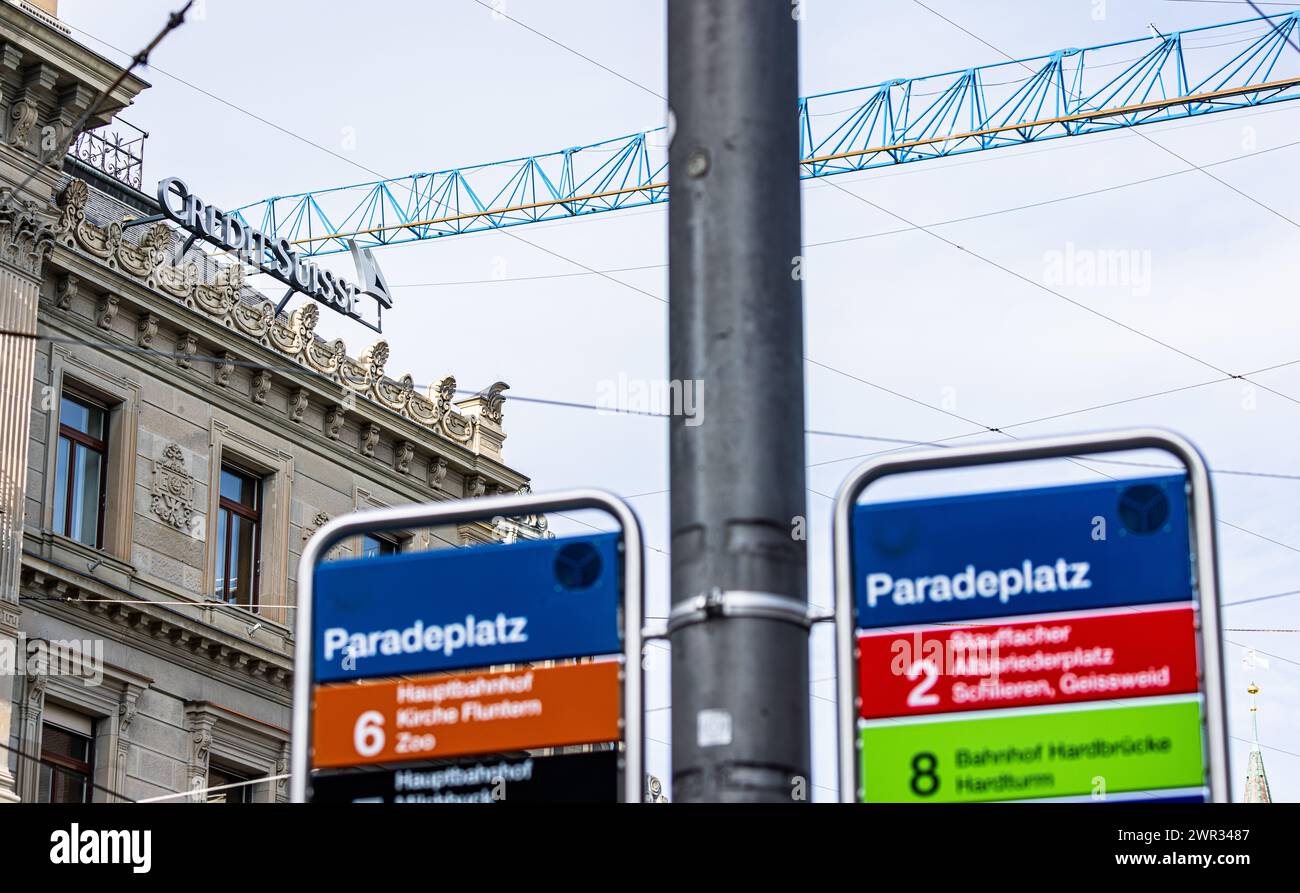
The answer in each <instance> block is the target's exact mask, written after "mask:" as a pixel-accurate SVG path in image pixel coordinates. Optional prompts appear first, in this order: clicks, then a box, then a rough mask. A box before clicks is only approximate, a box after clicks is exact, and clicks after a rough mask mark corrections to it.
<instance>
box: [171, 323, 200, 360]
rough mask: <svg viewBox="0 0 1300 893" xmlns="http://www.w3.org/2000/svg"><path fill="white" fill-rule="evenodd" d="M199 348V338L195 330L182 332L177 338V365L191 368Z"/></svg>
mask: <svg viewBox="0 0 1300 893" xmlns="http://www.w3.org/2000/svg"><path fill="white" fill-rule="evenodd" d="M198 349H199V339H198V338H197V337H195V335H194V333H193V332H181V333H180V335H178V336H177V338H176V365H177V366H180V367H181V368H182V369H188V368H190V365H191V364H192V363H193V362H194V354H195V353H196V352H197V351H198Z"/></svg>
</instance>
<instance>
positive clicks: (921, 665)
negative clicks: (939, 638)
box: [907, 660, 939, 707]
mask: <svg viewBox="0 0 1300 893" xmlns="http://www.w3.org/2000/svg"><path fill="white" fill-rule="evenodd" d="M922 673H924V674H925V678H924V679H922V680H921V682H920V684H919V685H917V686H915V687H914V688H913V689H912V690H911V691H910V692H908V695H907V706H909V707H933V706H935V705H936V704H938V703H939V696H938V695H936V694H932V693H931V692H930V689H932V688H934V684H935V683H936V682H938V681H939V668H938V667H936V666H935V665H934V661H933V660H917V661H912V665H911V666H910V667H908V668H907V678H908V679H909V680H910V681H915V680H916V679H917V678H918V677H919V676H920V675H921V674H922Z"/></svg>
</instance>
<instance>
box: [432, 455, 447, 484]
mask: <svg viewBox="0 0 1300 893" xmlns="http://www.w3.org/2000/svg"><path fill="white" fill-rule="evenodd" d="M445 480H447V460H446V459H444V458H442V457H441V456H439V457H438V458H436V459H431V460H430V461H429V486H430V487H432V488H433V489H435V490H441V489H442V483H443V481H445Z"/></svg>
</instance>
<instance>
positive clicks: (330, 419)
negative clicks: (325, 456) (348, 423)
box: [321, 406, 344, 440]
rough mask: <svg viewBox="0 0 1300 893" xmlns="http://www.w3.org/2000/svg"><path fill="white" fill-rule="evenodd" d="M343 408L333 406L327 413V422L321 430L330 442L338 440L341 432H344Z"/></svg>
mask: <svg viewBox="0 0 1300 893" xmlns="http://www.w3.org/2000/svg"><path fill="white" fill-rule="evenodd" d="M343 419H344V414H343V407H341V406H331V407H330V408H329V409H328V410H326V412H325V421H324V424H323V425H322V426H321V430H322V431H323V432H324V434H325V436H326V437H328V438H329V439H330V440H338V439H339V432H340V431H342V430H343Z"/></svg>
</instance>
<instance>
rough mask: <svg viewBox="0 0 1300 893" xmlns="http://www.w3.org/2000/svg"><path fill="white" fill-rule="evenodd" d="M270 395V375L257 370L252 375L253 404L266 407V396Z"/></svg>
mask: <svg viewBox="0 0 1300 893" xmlns="http://www.w3.org/2000/svg"><path fill="white" fill-rule="evenodd" d="M269 393H271V373H270V372H269V371H268V370H266V369H258V370H257V372H255V373H253V402H254V403H256V404H257V405H258V406H265V405H266V395H267V394H269Z"/></svg>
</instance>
